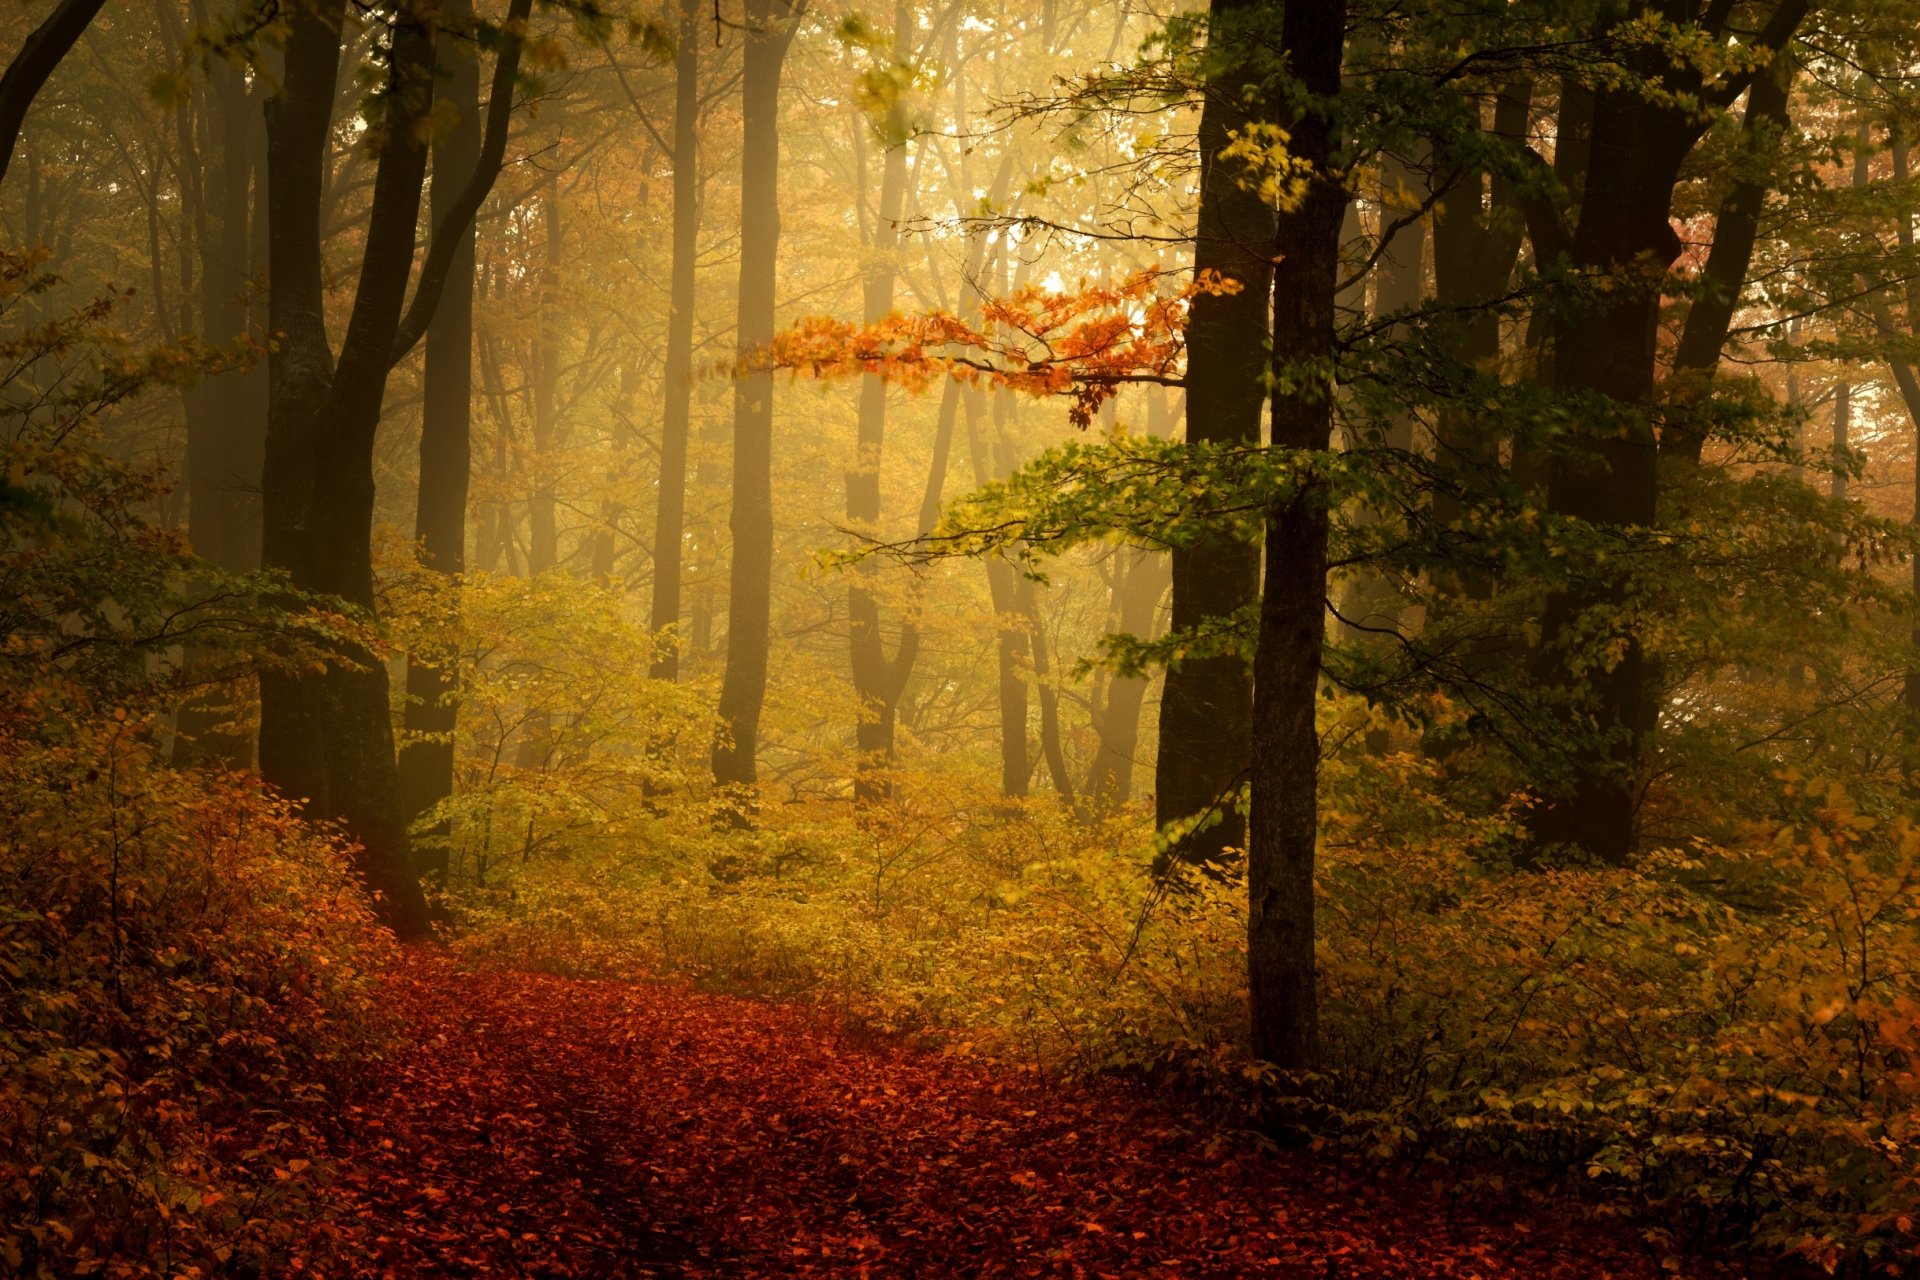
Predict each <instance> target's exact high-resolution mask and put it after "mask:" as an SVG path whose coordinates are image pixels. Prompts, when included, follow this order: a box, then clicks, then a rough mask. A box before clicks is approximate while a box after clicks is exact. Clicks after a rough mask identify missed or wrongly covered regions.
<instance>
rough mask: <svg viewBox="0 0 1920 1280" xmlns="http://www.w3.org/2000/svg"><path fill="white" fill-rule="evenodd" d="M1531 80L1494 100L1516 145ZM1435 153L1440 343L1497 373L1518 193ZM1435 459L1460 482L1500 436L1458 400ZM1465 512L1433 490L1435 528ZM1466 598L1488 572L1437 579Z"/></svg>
mask: <svg viewBox="0 0 1920 1280" xmlns="http://www.w3.org/2000/svg"><path fill="white" fill-rule="evenodd" d="M1531 104H1532V86H1531V85H1530V84H1527V83H1522V84H1519V85H1514V86H1508V87H1506V88H1504V89H1502V90H1501V91H1500V93H1499V95H1498V96H1497V97H1496V98H1495V100H1494V109H1493V132H1494V135H1495V136H1496V137H1499V138H1501V139H1504V140H1505V141H1507V142H1508V143H1509V144H1511V145H1513V146H1519V145H1522V144H1523V142H1524V140H1525V135H1526V125H1527V115H1528V111H1529V108H1530V107H1531ZM1435 159H1436V160H1437V161H1438V163H1439V165H1440V166H1441V169H1442V171H1443V174H1442V179H1441V180H1442V181H1443V182H1446V183H1447V184H1448V185H1447V187H1446V190H1445V192H1444V193H1443V194H1442V195H1441V197H1440V200H1439V203H1438V207H1437V208H1436V209H1435V211H1434V213H1435V216H1434V219H1433V292H1434V301H1435V302H1436V303H1437V304H1438V305H1439V306H1440V307H1441V308H1442V309H1444V310H1447V311H1450V312H1453V313H1454V314H1456V315H1458V316H1459V317H1460V318H1459V319H1458V321H1457V327H1456V328H1455V329H1454V330H1453V332H1452V334H1451V336H1450V341H1449V343H1448V347H1449V351H1448V354H1450V355H1451V356H1453V357H1454V358H1455V359H1456V360H1458V361H1460V363H1462V364H1463V365H1467V366H1469V367H1471V368H1474V369H1476V370H1478V371H1480V373H1481V374H1482V375H1483V376H1487V377H1494V376H1497V372H1496V371H1497V369H1498V366H1499V362H1500V313H1499V311H1498V310H1496V309H1495V308H1494V306H1493V305H1491V304H1492V303H1493V301H1494V300H1495V299H1497V298H1498V297H1500V295H1501V294H1503V293H1505V292H1506V289H1507V283H1508V281H1509V280H1510V279H1511V278H1512V275H1513V268H1514V265H1515V264H1516V263H1517V262H1518V260H1519V256H1520V245H1521V241H1522V239H1523V227H1522V223H1521V220H1520V207H1519V197H1518V195H1517V193H1516V192H1515V191H1514V189H1513V184H1512V183H1510V182H1506V181H1502V180H1500V179H1498V178H1493V179H1489V177H1488V176H1487V175H1486V174H1484V173H1481V172H1479V170H1478V169H1477V168H1476V169H1474V170H1473V171H1470V172H1468V173H1465V174H1459V173H1450V172H1446V170H1447V169H1448V167H1449V163H1450V157H1449V156H1448V155H1447V154H1446V151H1445V149H1444V148H1436V154H1435ZM1435 434H1436V436H1437V439H1438V444H1439V452H1440V456H1441V459H1442V460H1443V462H1445V463H1447V464H1448V465H1450V466H1452V467H1454V468H1456V469H1458V470H1459V471H1460V472H1461V473H1462V475H1463V477H1464V478H1463V481H1462V483H1463V486H1464V485H1465V484H1467V483H1470V482H1472V481H1473V480H1475V479H1476V478H1477V477H1478V476H1479V475H1480V474H1482V473H1485V472H1490V471H1492V469H1493V468H1494V467H1495V466H1497V465H1498V462H1499V446H1500V441H1499V440H1498V439H1496V438H1494V437H1493V435H1492V434H1491V433H1490V432H1487V431H1485V430H1484V429H1482V428H1481V426H1480V415H1478V414H1476V413H1474V412H1473V411H1472V410H1471V409H1467V408H1462V407H1459V406H1446V407H1442V408H1441V410H1440V412H1439V414H1438V418H1437V422H1436V425H1435ZM1466 515H1467V503H1465V502H1463V501H1462V500H1461V498H1459V497H1456V496H1454V495H1453V494H1452V493H1450V492H1442V493H1440V494H1438V495H1436V496H1435V498H1434V519H1435V521H1436V522H1437V523H1438V524H1439V525H1440V526H1441V527H1443V528H1445V527H1452V526H1455V525H1457V524H1458V523H1459V522H1460V521H1461V520H1462V519H1463V518H1464V517H1465V516H1466ZM1444 585H1445V586H1446V588H1447V589H1448V590H1450V591H1457V592H1458V593H1459V594H1461V595H1464V596H1466V597H1467V598H1468V599H1473V600H1484V599H1486V598H1488V597H1489V596H1491V595H1492V594H1493V578H1492V575H1491V574H1488V573H1486V572H1483V571H1479V570H1472V569H1469V570H1468V571H1466V572H1465V573H1462V574H1460V575H1458V577H1457V580H1456V581H1453V582H1449V583H1446V584H1444Z"/></svg>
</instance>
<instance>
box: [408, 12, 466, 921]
mask: <svg viewBox="0 0 1920 1280" xmlns="http://www.w3.org/2000/svg"><path fill="white" fill-rule="evenodd" d="M444 15H445V18H446V20H447V21H448V22H449V23H450V24H451V25H453V27H454V28H455V30H456V31H460V32H464V31H465V29H467V28H469V27H470V26H471V25H472V23H473V6H472V3H471V0H449V3H448V5H447V7H446V8H445V10H444ZM439 60H440V67H441V74H442V77H443V80H442V84H441V89H440V92H441V95H442V97H443V99H444V100H445V101H446V102H448V103H449V104H451V107H452V113H453V120H452V124H451V127H450V128H447V129H445V130H444V132H442V133H440V134H439V135H437V136H436V137H435V139H434V143H433V157H432V158H433V185H432V188H431V199H430V202H429V212H430V214H431V215H432V219H433V221H434V223H435V225H438V224H440V223H441V222H443V221H444V220H445V219H446V218H447V217H448V215H449V213H450V211H451V210H452V208H453V205H454V202H455V200H457V199H458V198H459V195H460V189H461V185H460V184H462V183H464V182H465V180H466V177H467V175H468V174H469V173H471V172H473V171H474V169H475V168H476V167H477V166H478V165H479V163H480V64H479V60H478V59H477V58H475V57H474V55H473V52H472V46H471V45H470V44H469V43H468V42H467V41H466V40H464V39H461V38H458V37H456V38H454V39H450V40H443V41H441V42H440V49H439ZM474 274H475V262H474V232H473V228H472V226H471V225H469V226H468V227H467V229H466V231H465V233H464V234H463V235H462V236H461V237H460V244H459V247H458V248H457V249H456V250H455V252H454V255H453V260H452V262H451V264H450V265H449V266H448V269H447V282H446V286H445V288H444V291H443V292H442V294H441V296H440V305H439V306H438V308H436V309H435V311H434V316H433V321H432V323H431V324H429V325H428V326H427V336H426V339H425V342H426V351H425V366H424V369H423V372H422V378H421V390H422V404H421V411H420V479H419V496H418V499H417V501H416V504H415V507H414V525H413V536H414V540H415V543H416V545H417V547H418V551H419V556H420V562H421V564H422V566H423V567H425V568H427V569H429V570H431V571H433V572H435V573H440V574H444V575H446V576H447V577H448V578H449V579H458V578H459V577H460V576H461V575H462V574H464V573H465V572H466V568H467V489H468V485H469V482H470V479H471V477H472V472H473V289H474ZM445 656H446V657H451V655H445ZM459 711H460V708H459V688H458V686H457V685H456V683H455V679H454V674H453V672H452V671H450V670H448V669H446V668H444V667H442V666H436V665H434V663H433V662H431V661H427V660H423V659H422V657H421V656H420V655H418V654H408V655H407V704H406V710H405V712H404V723H405V726H406V731H407V739H408V742H407V745H406V747H405V748H403V749H402V751H401V752H400V795H401V810H402V812H403V813H405V814H406V816H407V818H408V819H409V821H412V820H415V819H418V818H419V817H420V816H421V815H422V814H424V813H426V812H427V811H428V810H430V809H432V808H433V807H434V806H435V805H436V804H439V803H440V802H441V801H443V800H446V799H448V798H449V797H450V796H452V795H453V734H454V730H455V728H456V727H457V724H458V720H459ZM434 834H435V837H436V839H435V841H434V843H433V844H432V846H430V848H429V850H428V851H426V852H424V853H423V855H422V857H421V860H420V861H421V870H422V871H423V872H425V873H426V875H427V876H428V877H429V878H430V879H431V880H433V881H435V882H436V883H439V884H442V885H444V884H445V883H446V878H447V870H448V868H447V849H446V844H445V837H446V831H445V828H444V826H442V827H440V828H438V829H436V831H435V833H434Z"/></svg>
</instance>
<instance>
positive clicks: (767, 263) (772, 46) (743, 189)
mask: <svg viewBox="0 0 1920 1280" xmlns="http://www.w3.org/2000/svg"><path fill="white" fill-rule="evenodd" d="M776 9H778V10H779V12H780V14H781V16H782V17H783V18H784V17H786V16H787V15H788V14H789V13H790V9H789V7H788V5H787V3H786V0H747V9H746V17H747V39H746V53H745V66H744V69H743V71H742V83H741V104H740V117H741V121H740V125H741V133H742V138H741V155H740V291H739V292H740V296H739V321H738V324H737V326H736V333H737V340H738V349H739V353H740V356H741V358H742V359H747V358H749V357H751V356H753V355H754V354H755V353H757V352H758V351H760V349H761V348H763V347H765V346H766V345H767V344H768V343H769V342H771V341H772V340H773V329H774V300H775V298H774V295H775V269H776V265H777V257H778V253H779V245H780V189H779V184H780V73H781V65H782V64H783V63H784V62H785V60H786V53H787V44H788V41H789V40H790V39H791V36H792V29H791V26H790V25H788V26H784V27H776V26H775V25H774V13H775V10H776ZM730 525H731V528H732V530H733V565H732V570H731V573H730V574H729V580H728V583H727V665H726V673H725V675H724V676H723V677H722V679H721V683H720V720H721V726H722V736H721V737H720V739H719V740H718V741H716V742H715V743H714V748H713V780H714V782H716V783H717V784H719V785H720V786H721V787H722V788H727V789H732V790H734V791H736V792H738V793H741V794H738V795H736V797H735V798H734V799H733V800H732V801H731V802H730V804H729V812H728V818H729V820H730V821H733V822H736V823H739V822H745V821H746V820H747V814H748V812H750V807H751V805H752V803H753V797H752V795H751V794H750V793H751V792H752V790H753V788H754V787H755V785H756V784H757V782H758V780H759V774H758V770H757V767H756V761H755V756H756V755H757V753H758V750H759V746H760V709H761V706H762V704H763V703H764V702H765V701H766V694H767V650H768V641H769V639H770V636H769V628H770V626H771V621H772V610H773V373H772V371H771V370H768V369H762V370H758V371H755V372H751V373H742V374H741V375H740V376H739V378H738V380H737V381H736V382H735V384H734V391H733V514H732V518H731V521H730Z"/></svg>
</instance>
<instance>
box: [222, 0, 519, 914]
mask: <svg viewBox="0 0 1920 1280" xmlns="http://www.w3.org/2000/svg"><path fill="white" fill-rule="evenodd" d="M529 8H530V0H513V3H512V5H511V7H510V9H509V25H510V26H512V27H514V28H518V26H519V25H520V24H522V23H524V21H525V19H526V16H527V12H528V9H529ZM344 14H345V6H344V4H330V5H328V6H326V7H313V8H309V7H301V8H298V9H296V10H295V12H294V14H293V17H292V19H291V22H290V27H289V33H288V37H287V44H286V54H285V62H286V66H285V72H284V74H283V75H282V76H281V80H280V87H279V91H278V92H277V93H276V94H275V95H274V96H273V97H272V98H270V99H269V100H268V102H267V112H266V118H267V136H268V145H267V161H268V175H269V176H268V200H269V217H270V219H271V224H270V227H269V231H268V242H269V244H268V249H269V252H268V258H269V268H270V290H271V292H270V295H269V315H270V320H271V324H272V328H273V330H274V331H275V335H276V338H277V342H276V345H275V348H274V352H273V356H272V359H271V360H270V361H269V364H268V380H269V397H268V422H267V453H266V461H265V464H264V467H263V474H262V485H261V487H262V491H263V498H264V502H263V522H264V530H263V556H262V558H263V559H264V560H265V562H266V564H267V566H268V567H269V568H274V569H279V570H282V571H284V572H285V573H286V574H287V575H288V577H289V578H290V579H291V581H292V584H293V586H294V587H296V588H297V589H299V590H301V591H304V592H310V593H313V594H316V595H321V596H331V597H334V598H336V599H338V600H341V601H343V602H345V603H347V604H349V605H353V606H357V607H358V608H359V609H360V610H361V611H362V612H363V613H364V614H365V615H366V616H367V617H369V618H371V617H372V616H373V612H374V603H375V602H374V591H373V554H372V523H373V506H374V488H373V454H374V441H375V437H376V435H377V433H378V430H379V426H380V409H381V403H382V401H383V400H384V398H385V395H386V384H387V375H388V373H389V371H390V370H391V369H392V367H393V364H394V361H396V360H398V359H399V358H400V357H401V356H402V355H404V354H405V353H406V352H407V351H408V350H409V349H410V348H411V347H412V346H413V344H414V343H415V342H416V341H418V339H419V338H420V337H421V336H422V335H423V334H424V333H425V331H426V328H427V324H428V322H429V321H430V320H431V319H432V315H433V311H434V308H435V305H436V304H437V302H438V300H439V295H440V292H441V290H442V288H443V287H444V285H445V283H446V278H447V274H448V268H449V267H450V266H451V263H452V260H453V256H454V250H455V248H456V247H457V244H458V238H459V237H460V236H461V235H463V234H464V233H465V231H466V228H467V225H468V222H469V221H470V220H471V218H472V216H473V214H474V212H475V211H477V210H478V208H479V206H480V203H481V202H482V201H483V200H484V199H485V197H486V193H487V190H488V189H489V188H490V187H491V185H492V181H493V176H494V174H495V173H497V171H498V166H499V156H500V154H501V151H502V150H503V149H504V147H505V141H506V124H507V115H508V112H509V110H510V108H511V104H512V86H513V83H514V78H515V75H516V73H517V69H518V64H519V55H520V48H521V41H520V39H519V37H518V35H517V34H516V35H514V36H512V37H510V38H509V39H508V41H507V42H506V44H505V45H504V47H503V48H502V49H501V52H500V56H499V60H498V62H497V64H496V66H495V69H494V86H493V90H494V93H493V99H492V101H491V102H490V104H489V111H488V122H487V133H486V137H485V139H484V141H483V144H482V150H483V153H484V156H485V157H490V160H486V161H483V164H482V167H481V169H480V170H479V171H476V173H475V174H474V175H473V177H472V178H471V179H470V180H469V181H468V183H467V184H466V186H465V187H464V188H463V190H462V193H461V196H460V198H459V200H458V202H457V204H456V206H455V208H456V214H457V216H456V217H455V218H454V219H453V220H452V222H451V223H443V224H442V225H441V226H440V227H438V228H437V229H436V232H435V235H434V237H433V240H432V242H431V243H430V244H429V246H428V249H427V255H426V259H425V262H424V264H423V265H422V267H421V272H420V285H419V288H418V289H417V290H416V291H415V294H414V298H413V303H412V305H411V306H410V307H409V306H408V305H407V286H408V283H409V280H410V278H411V275H412V267H413V258H414V248H415V241H416V233H417V223H418V220H419V214H420V193H421V188H422V186H423V185H424V181H425V176H426V164H427V140H426V137H427V133H428V130H427V127H426V124H427V120H428V118H429V112H430V110H431V103H432V96H433V78H434V66H433V46H434V32H433V28H432V23H431V18H430V15H429V14H428V13H427V12H425V11H424V10H421V9H419V8H417V7H415V6H414V5H412V4H403V5H402V6H401V8H400V9H399V10H398V11H397V12H396V13H395V15H394V21H393V24H392V27H391V30H392V37H391V38H392V47H391V49H390V50H389V53H388V57H387V59H386V62H387V65H388V67H389V73H388V84H387V87H386V91H385V92H386V97H387V101H386V104H385V106H386V109H385V111H384V113H383V119H382V128H381V130H380V133H379V135H378V137H377V139H376V142H377V151H378V158H377V160H376V167H375V170H374V182H373V201H372V207H371V210H370V212H369V215H368V220H367V226H366V236H365V247H364V249H363V251H362V258H361V262H360V272H359V278H358V281H357V283H356V286H355V290H354V295H353V306H352V310H351V312H350V314H349V317H348V321H347V331H346V336H345V338H344V339H343V341H342V342H341V346H340V355H339V359H338V362H337V363H336V362H335V360H334V357H333V351H332V347H331V345H330V343H329V341H328V338H327V331H326V322H325V311H324V304H325V282H324V272H323V262H322V253H321V249H322V242H321V241H322V237H321V226H322V223H321V217H320V213H321V209H322V205H323V201H322V199H321V197H322V195H323V191H324V187H325V184H326V166H325V161H326V154H327V142H328V137H329V133H330V130H331V125H332V113H333V104H334V100H335V93H336V84H337V76H338V71H339V65H340V34H341V25H342V20H343V17H344ZM339 647H340V652H339V653H338V654H337V655H336V659H335V661H333V662H332V663H331V664H330V665H329V666H328V668H327V669H326V670H325V671H324V672H323V673H320V674H317V675H310V676H306V677H304V678H295V677H291V676H286V675H274V676H263V678H262V680H261V724H260V763H261V772H262V773H263V774H264V775H265V777H266V779H267V781H269V782H270V783H273V784H274V785H275V786H277V787H279V788H280V789H281V791H283V792H284V793H286V794H288V795H291V796H294V797H296V798H300V799H303V800H304V802H305V804H306V807H307V810H308V812H309V813H311V814H313V815H315V816H317V817H321V818H326V819H330V820H334V821H337V822H338V823H339V824H340V825H341V827H342V828H343V830H344V831H345V833H346V834H347V835H348V836H349V837H351V838H352V839H353V840H354V841H356V842H357V843H358V845H359V847H360V852H359V854H358V855H357V860H358V863H359V866H360V869H361V872H362V874H363V876H364V878H365V879H366V881H367V883H368V885H369V886H370V887H371V888H372V890H373V891H374V893H375V895H376V899H377V902H378V906H379V910H380V912H381V914H382V916H383V918H385V919H386V920H387V922H388V923H389V924H390V925H391V926H392V927H393V929H394V930H395V932H397V933H399V934H400V935H401V936H403V937H411V936H416V935H418V934H420V933H422V932H424V930H425V928H426V904H425V899H424V895H423V894H422V893H421V890H420V882H419V879H418V877H417V876H416V875H415V874H414V869H413V858H412V852H411V849H410V848H409V845H408V841H407V827H406V819H405V816H404V814H403V811H402V809H401V804H400V781H399V769H398V766H397V763H396V760H395V755H394V742H393V725H392V720H391V714H392V713H391V707H390V700H389V697H388V688H387V669H386V666H385V664H384V663H383V662H382V661H380V660H379V659H378V658H377V656H376V655H374V654H373V653H371V652H369V651H368V650H367V649H366V648H364V647H363V646H360V645H358V644H356V643H353V642H352V641H350V640H342V641H340V642H339Z"/></svg>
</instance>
